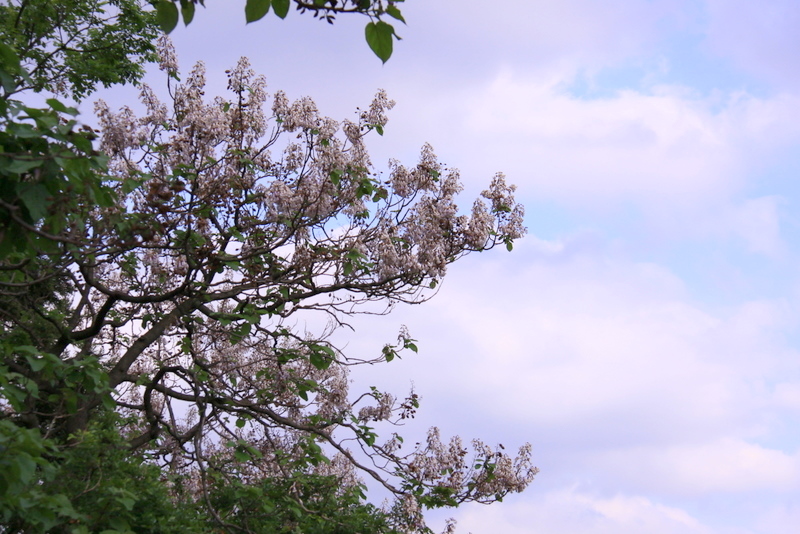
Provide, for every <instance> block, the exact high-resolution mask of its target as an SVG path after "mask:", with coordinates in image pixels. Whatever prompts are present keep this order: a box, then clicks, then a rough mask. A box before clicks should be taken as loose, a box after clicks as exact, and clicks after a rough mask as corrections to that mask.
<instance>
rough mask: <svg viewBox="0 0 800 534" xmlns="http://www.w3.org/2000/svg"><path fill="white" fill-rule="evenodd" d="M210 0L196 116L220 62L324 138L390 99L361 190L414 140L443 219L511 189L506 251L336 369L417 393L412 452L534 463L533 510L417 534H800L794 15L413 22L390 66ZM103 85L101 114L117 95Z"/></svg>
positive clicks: (429, 14) (523, 16)
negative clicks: (526, 446) (305, 108)
mask: <svg viewBox="0 0 800 534" xmlns="http://www.w3.org/2000/svg"><path fill="white" fill-rule="evenodd" d="M207 4H208V8H206V9H204V10H199V11H198V13H197V15H196V19H195V22H193V23H192V25H191V26H190V27H189V28H186V29H184V28H179V29H178V30H176V31H175V32H174V34H173V38H174V42H175V44H176V47H177V52H178V56H179V58H180V60H181V63H182V66H183V68H184V70H188V68H189V67H190V66H191V64H192V63H193V62H194V61H197V60H203V61H205V63H206V65H207V69H208V79H209V90H208V91H207V93H208V94H209V95H212V94H216V93H222V92H223V90H224V85H225V78H224V70H225V69H227V68H230V67H231V66H233V65H234V64H235V62H236V60H237V59H238V57H239V56H242V55H244V56H248V57H249V58H250V59H251V62H252V63H253V65H254V68H255V70H256V71H258V72H260V73H262V74H264V75H265V76H266V77H267V82H268V84H269V87H268V89H269V90H270V91H276V90H278V89H283V90H285V91H286V92H287V93H288V95H289V97H290V98H298V97H301V96H304V95H310V96H312V97H313V98H314V99H315V100H316V102H317V104H318V106H319V108H320V109H321V110H322V111H323V112H324V113H325V114H327V115H330V116H332V117H335V118H340V119H341V118H347V117H353V116H354V115H353V113H354V111H355V109H356V107H359V106H360V107H362V108H363V107H365V106H368V105H369V102H370V100H371V97H372V95H373V94H374V93H375V91H376V90H377V89H378V88H383V89H385V90H386V91H387V92H388V94H389V96H390V97H391V98H393V99H394V100H396V101H397V105H396V107H395V108H394V110H393V111H392V112H391V113H390V120H389V124H388V125H387V127H386V134H385V135H384V136H383V137H377V136H375V137H376V138H375V139H373V140H372V141H371V142H370V144H369V146H370V149H371V152H372V156H373V161H374V163H375V164H376V167H377V168H378V169H382V168H383V169H385V168H386V167H387V166H386V162H387V161H388V159H389V158H398V159H400V160H402V161H404V162H407V163H410V164H413V163H415V162H416V159H417V157H418V153H419V149H420V147H421V146H422V144H423V143H425V142H429V143H431V144H432V145H433V147H434V148H435V150H436V153H437V154H438V156H439V157H440V159H441V160H442V161H443V162H445V163H446V164H447V165H448V166H450V167H457V168H459V169H460V170H461V175H462V178H463V179H464V182H465V192H464V197H463V205H464V206H465V207H469V206H470V205H471V199H472V198H474V197H475V196H476V195H478V194H479V193H480V192H481V190H482V189H483V188H484V187H485V186H487V185H488V183H489V181H490V180H491V178H492V176H493V175H494V173H496V172H500V171H501V172H504V173H505V174H506V176H507V179H508V181H509V182H511V183H515V184H516V185H517V186H518V190H517V198H518V200H520V201H521V202H522V203H523V204H525V206H526V211H527V215H526V225H527V227H528V229H529V233H528V235H527V237H525V238H524V239H522V240H520V241H519V242H517V243H516V245H515V248H514V251H513V252H511V253H508V252H506V251H505V250H494V251H490V252H486V253H482V254H480V255H472V256H469V257H467V258H465V259H464V260H463V261H459V262H458V263H457V264H454V265H453V266H452V267H451V269H450V271H449V273H448V276H447V277H446V279H445V281H444V283H443V285H442V288H441V290H440V291H439V293H438V294H437V295H436V297H435V298H434V299H432V300H431V301H430V302H428V303H426V304H424V305H422V306H414V307H405V308H404V307H400V308H398V309H397V310H396V311H395V312H394V313H393V314H391V315H389V316H388V317H381V318H374V317H365V318H362V319H359V320H358V321H357V322H356V323H355V326H356V329H357V330H356V332H355V333H354V334H353V335H352V336H351V337H350V338H349V339H348V350H352V351H354V352H359V351H361V352H364V353H365V354H366V353H369V352H370V351H374V352H377V351H379V350H380V347H381V346H382V345H383V343H385V342H386V341H392V340H393V339H394V338H395V336H396V333H397V331H398V328H399V326H400V325H401V324H405V325H407V326H408V328H409V330H410V331H411V334H412V337H414V338H415V339H416V340H418V345H419V347H420V353H419V355H416V356H407V357H404V359H403V360H401V361H399V362H397V361H395V362H392V363H391V364H386V365H384V366H381V367H376V368H371V369H362V370H359V371H356V372H355V373H354V374H353V379H354V389H356V388H362V389H363V388H365V387H366V386H369V385H376V386H378V387H380V388H383V389H389V390H393V391H396V392H397V393H399V394H402V393H403V392H405V391H406V390H407V389H408V388H409V387H410V385H411V384H412V383H413V385H414V388H415V390H416V392H417V393H419V394H420V395H421V397H422V407H421V411H420V414H419V416H418V418H417V419H416V420H415V421H414V422H413V424H411V425H409V427H408V428H407V429H406V431H405V432H404V435H405V436H406V441H414V438H415V435H416V439H421V438H422V437H423V436H424V431H425V428H427V426H430V425H437V426H439V427H440V428H441V429H442V434H443V436H449V435H453V434H459V435H461V436H463V437H464V438H465V439H469V438H472V437H480V438H482V439H484V440H485V441H487V442H500V443H503V444H504V445H505V446H506V448H507V449H513V448H514V447H515V446H518V445H521V444H522V443H525V442H530V443H531V444H532V445H533V457H534V462H535V464H536V465H537V466H538V467H539V468H540V470H541V471H540V473H539V475H538V476H537V478H536V480H535V481H534V482H533V483H532V484H531V486H530V487H529V489H528V490H527V491H525V492H524V493H522V494H518V495H513V496H510V497H508V498H507V499H506V500H505V501H504V502H503V503H499V504H495V505H492V506H489V507H487V506H478V505H474V506H472V505H469V506H464V507H462V508H459V509H458V510H448V511H444V512H442V513H434V514H431V515H430V516H429V517H430V519H431V523H432V525H433V526H439V525H441V524H442V523H443V520H444V518H446V517H455V519H456V520H457V521H458V532H463V533H466V532H472V533H474V534H480V533H483V534H494V533H507V534H523V533H524V534H527V533H536V534H563V533H573V532H575V533H582V534H584V533H585V534H642V533H645V534H673V533H675V534H678V533H680V534H712V533H714V534H716V533H719V534H789V533H792V534H794V533H796V532H798V528H800V527H798V525H800V268H799V267H800V216H798V211H797V209H798V203H799V202H800V185H798V180H797V176H798V173H800V150H799V149H800V67H799V66H800V32H798V31H797V28H798V27H800V3H798V2H796V1H792V0H787V1H783V0H764V1H761V2H752V1H749V0H638V1H637V0H606V1H603V2H600V1H597V0H595V1H592V0H559V1H553V0H547V1H544V0H540V1H532V0H506V1H505V2H502V3H500V2H486V1H477V0H439V1H437V2H426V1H423V0H407V2H405V5H404V6H403V14H404V15H405V18H406V20H407V21H408V25H407V26H403V25H400V24H398V27H397V31H398V33H399V34H400V36H401V37H402V38H403V40H402V41H400V42H398V43H396V44H395V52H394V55H393V56H392V58H391V59H390V60H389V62H388V63H386V64H385V65H382V64H381V62H380V61H379V60H378V59H377V58H376V57H375V56H373V55H372V53H371V52H370V50H369V49H368V47H367V45H366V44H365V42H364V40H363V25H364V24H365V22H366V21H365V20H362V19H357V18H348V17H342V18H340V19H339V20H337V22H336V24H335V25H332V26H329V25H327V24H325V23H322V22H320V21H316V20H313V19H311V18H310V17H308V16H300V15H299V14H298V13H294V12H293V13H290V15H289V17H288V18H287V20H286V21H279V20H278V19H277V18H275V17H274V16H273V15H269V16H268V17H267V18H266V19H265V20H262V21H259V22H257V23H253V24H250V25H245V23H244V20H243V19H244V16H243V7H242V5H243V4H242V2H238V3H237V2H233V1H230V2H229V1H226V2H207ZM152 79H153V80H157V79H159V77H158V76H152ZM152 83H153V84H154V85H158V83H159V82H155V81H153V82H152ZM114 91H115V93H114V96H113V98H111V97H110V96H107V95H106V94H102V95H100V96H102V97H103V98H105V99H106V100H109V101H114V102H122V101H124V100H125V99H126V98H133V96H131V95H135V92H134V91H132V90H130V94H128V93H126V92H125V91H126V90H119V89H115V90H114ZM126 95H127V96H126Z"/></svg>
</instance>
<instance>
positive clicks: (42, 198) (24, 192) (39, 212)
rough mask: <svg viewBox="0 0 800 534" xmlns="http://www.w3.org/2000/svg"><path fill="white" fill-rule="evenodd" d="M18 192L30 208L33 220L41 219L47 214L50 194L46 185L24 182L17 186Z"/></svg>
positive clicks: (29, 211)
mask: <svg viewBox="0 0 800 534" xmlns="http://www.w3.org/2000/svg"><path fill="white" fill-rule="evenodd" d="M17 194H18V195H19V198H20V199H22V202H23V204H25V207H26V208H27V209H28V213H29V214H30V216H31V219H32V220H33V221H39V220H41V219H42V218H44V216H45V215H47V206H48V204H49V202H48V201H47V197H48V196H49V194H48V191H47V189H46V188H45V186H44V185H42V184H26V183H22V184H19V185H18V186H17Z"/></svg>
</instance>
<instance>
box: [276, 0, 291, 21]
mask: <svg viewBox="0 0 800 534" xmlns="http://www.w3.org/2000/svg"><path fill="white" fill-rule="evenodd" d="M289 5H290V2H289V0H272V10H273V11H274V12H275V14H276V15H278V16H279V17H280V18H282V19H285V18H286V15H287V14H288V13H289Z"/></svg>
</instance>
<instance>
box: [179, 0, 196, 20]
mask: <svg viewBox="0 0 800 534" xmlns="http://www.w3.org/2000/svg"><path fill="white" fill-rule="evenodd" d="M181 15H183V25H184V26H188V25H189V24H190V23H191V22H192V19H194V2H192V1H191V0H181Z"/></svg>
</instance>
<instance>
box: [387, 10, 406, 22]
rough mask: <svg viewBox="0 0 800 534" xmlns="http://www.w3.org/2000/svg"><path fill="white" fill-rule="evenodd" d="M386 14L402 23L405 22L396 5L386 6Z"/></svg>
mask: <svg viewBox="0 0 800 534" xmlns="http://www.w3.org/2000/svg"><path fill="white" fill-rule="evenodd" d="M386 14H387V15H389V16H390V17H392V18H395V19H397V20H399V21H400V22H402V23H403V24H405V23H406V19H404V18H403V15H402V14H401V13H400V10H399V9H397V6H388V7H387V8H386Z"/></svg>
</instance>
